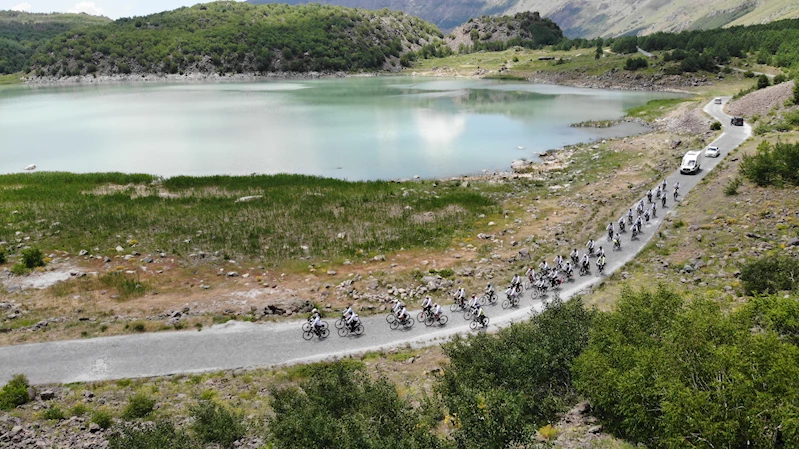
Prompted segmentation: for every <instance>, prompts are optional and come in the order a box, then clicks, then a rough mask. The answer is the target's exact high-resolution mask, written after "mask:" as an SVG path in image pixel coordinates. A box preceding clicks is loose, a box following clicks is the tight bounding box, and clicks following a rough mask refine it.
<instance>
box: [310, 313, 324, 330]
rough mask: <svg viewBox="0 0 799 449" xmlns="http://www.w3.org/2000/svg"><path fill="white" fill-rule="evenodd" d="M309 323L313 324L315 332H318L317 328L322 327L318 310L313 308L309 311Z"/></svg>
mask: <svg viewBox="0 0 799 449" xmlns="http://www.w3.org/2000/svg"><path fill="white" fill-rule="evenodd" d="M310 321H311V325H312V326H313V330H314V332H315V333H316V334H319V329H321V328H322V315H319V311H318V310H316V309H313V311H312V312H311V319H310Z"/></svg>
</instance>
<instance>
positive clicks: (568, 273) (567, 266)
mask: <svg viewBox="0 0 799 449" xmlns="http://www.w3.org/2000/svg"><path fill="white" fill-rule="evenodd" d="M573 271H574V268H572V264H571V262H566V264H565V265H563V272H564V273H566V276H567V277H572V272H573Z"/></svg>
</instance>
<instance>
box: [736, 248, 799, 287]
mask: <svg viewBox="0 0 799 449" xmlns="http://www.w3.org/2000/svg"><path fill="white" fill-rule="evenodd" d="M741 282H742V283H743V288H744V291H745V292H746V294H747V295H757V294H762V293H777V292H779V291H782V290H789V291H791V290H796V287H797V286H799V260H797V259H796V258H794V257H788V256H777V255H775V256H766V257H761V258H760V259H755V260H752V261H750V262H747V263H745V264H744V265H743V266H742V267H741Z"/></svg>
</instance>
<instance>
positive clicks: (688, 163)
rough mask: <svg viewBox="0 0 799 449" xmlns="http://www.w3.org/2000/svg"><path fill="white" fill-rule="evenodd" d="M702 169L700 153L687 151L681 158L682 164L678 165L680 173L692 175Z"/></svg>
mask: <svg viewBox="0 0 799 449" xmlns="http://www.w3.org/2000/svg"><path fill="white" fill-rule="evenodd" d="M701 168H702V152H701V151H689V152H687V153H685V156H683V157H682V164H681V165H680V173H683V174H687V173H690V174H694V173H696V172H698V171H699V170H700V169H701Z"/></svg>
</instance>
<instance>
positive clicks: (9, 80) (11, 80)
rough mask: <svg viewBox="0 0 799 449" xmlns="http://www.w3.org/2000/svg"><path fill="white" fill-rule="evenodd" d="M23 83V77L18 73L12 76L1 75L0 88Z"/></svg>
mask: <svg viewBox="0 0 799 449" xmlns="http://www.w3.org/2000/svg"><path fill="white" fill-rule="evenodd" d="M21 82H22V76H21V75H20V74H18V73H12V74H10V75H0V86H2V85H6V84H19V83H21Z"/></svg>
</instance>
